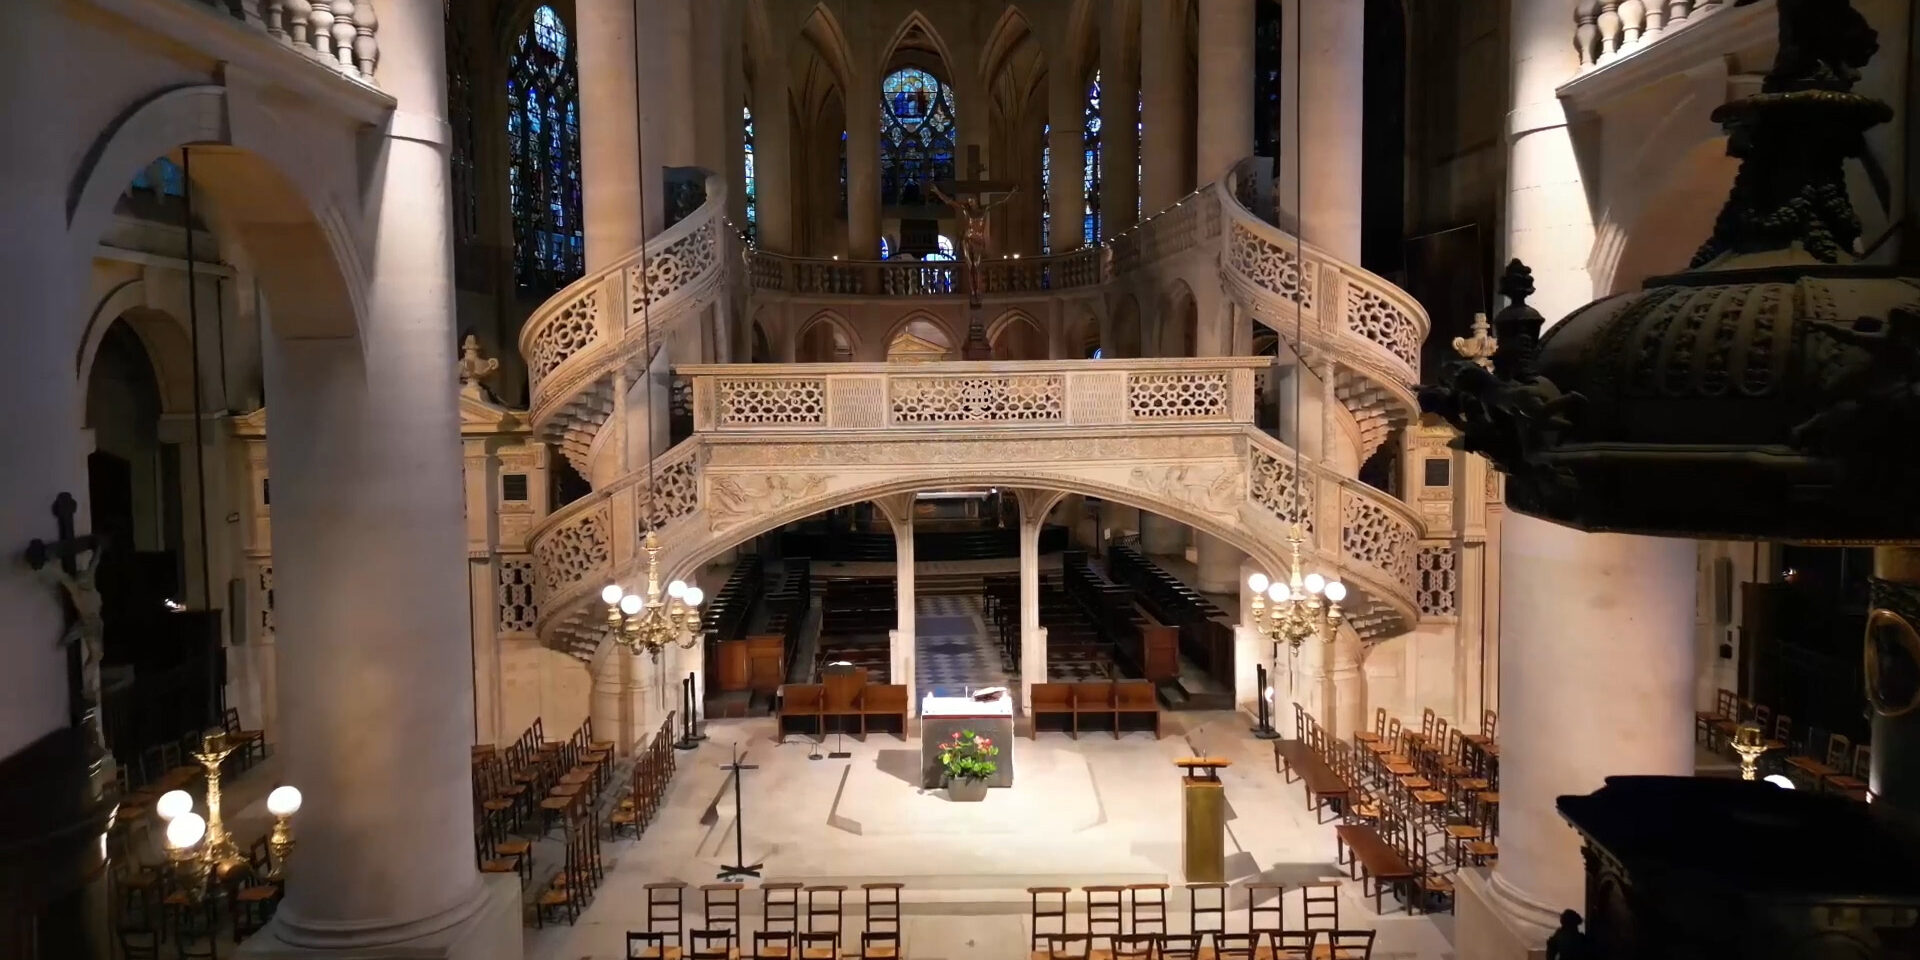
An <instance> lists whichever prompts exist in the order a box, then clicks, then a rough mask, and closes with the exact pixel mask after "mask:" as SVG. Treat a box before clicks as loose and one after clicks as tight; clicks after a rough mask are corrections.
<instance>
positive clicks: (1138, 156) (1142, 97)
mask: <svg viewBox="0 0 1920 960" xmlns="http://www.w3.org/2000/svg"><path fill="white" fill-rule="evenodd" d="M1146 140H1147V95H1146V94H1144V93H1141V94H1135V95H1134V98H1133V222H1134V223H1139V222H1140V221H1141V220H1144V219H1146V216H1147V210H1146V207H1147V200H1146V198H1145V197H1143V196H1141V195H1140V184H1141V183H1143V182H1145V180H1146V169H1147V166H1146V162H1145V160H1144V159H1143V157H1142V155H1143V154H1145V153H1146V151H1144V150H1142V149H1140V145H1141V144H1142V143H1145V142H1146Z"/></svg>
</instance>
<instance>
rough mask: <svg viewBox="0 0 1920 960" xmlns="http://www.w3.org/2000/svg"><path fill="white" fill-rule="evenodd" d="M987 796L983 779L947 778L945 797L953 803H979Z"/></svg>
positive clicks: (985, 783)
mask: <svg viewBox="0 0 1920 960" xmlns="http://www.w3.org/2000/svg"><path fill="white" fill-rule="evenodd" d="M986 798H987V782H986V781H985V780H948V781H947V799H948V800H951V801H953V802H954V803H979V802H980V801H982V800H985V799H986Z"/></svg>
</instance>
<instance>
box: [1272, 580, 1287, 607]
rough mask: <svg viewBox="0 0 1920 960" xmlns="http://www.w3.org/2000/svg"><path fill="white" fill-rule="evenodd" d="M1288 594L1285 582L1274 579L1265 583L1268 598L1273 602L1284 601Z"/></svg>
mask: <svg viewBox="0 0 1920 960" xmlns="http://www.w3.org/2000/svg"><path fill="white" fill-rule="evenodd" d="M1288 596H1289V594H1288V591H1287V585H1286V584H1284V583H1281V582H1280V581H1278V580H1275V581H1274V582H1273V583H1270V584H1268V585H1267V599H1268V600H1272V601H1273V602H1274V603H1286V602H1287V597H1288Z"/></svg>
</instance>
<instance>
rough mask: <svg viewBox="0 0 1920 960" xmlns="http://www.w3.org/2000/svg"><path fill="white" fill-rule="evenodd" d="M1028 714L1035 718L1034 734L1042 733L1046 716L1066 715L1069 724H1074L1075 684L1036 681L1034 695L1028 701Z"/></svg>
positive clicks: (1036, 735)
mask: <svg viewBox="0 0 1920 960" xmlns="http://www.w3.org/2000/svg"><path fill="white" fill-rule="evenodd" d="M1027 714H1028V715H1029V716H1031V717H1032V718H1033V735H1034V736H1035V737H1038V736H1039V735H1040V721H1041V719H1042V718H1045V717H1065V718H1066V721H1067V726H1069V727H1071V726H1073V684H1070V683H1036V684H1034V685H1033V695H1032V697H1031V698H1030V699H1029V700H1028V702H1027Z"/></svg>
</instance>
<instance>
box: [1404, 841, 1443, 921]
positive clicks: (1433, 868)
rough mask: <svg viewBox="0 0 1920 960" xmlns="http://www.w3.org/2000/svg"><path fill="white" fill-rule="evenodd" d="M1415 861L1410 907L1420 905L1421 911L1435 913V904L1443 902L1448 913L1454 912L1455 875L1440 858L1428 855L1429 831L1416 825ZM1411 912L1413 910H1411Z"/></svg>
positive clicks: (1412, 842) (1412, 843) (1413, 854)
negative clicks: (1450, 872) (1444, 865)
mask: <svg viewBox="0 0 1920 960" xmlns="http://www.w3.org/2000/svg"><path fill="white" fill-rule="evenodd" d="M1410 840H1411V846H1412V848H1413V849H1412V857H1411V859H1412V861H1413V872H1414V877H1413V897H1412V902H1411V903H1410V904H1409V907H1418V908H1419V909H1420V912H1421V913H1433V912H1434V909H1433V908H1434V905H1435V904H1441V905H1443V906H1444V907H1445V908H1446V911H1447V912H1448V913H1452V912H1453V877H1452V876H1450V875H1449V874H1448V871H1447V870H1446V869H1445V868H1444V867H1443V866H1442V865H1441V864H1440V861H1439V859H1438V858H1433V857H1429V856H1428V855H1427V832H1426V831H1425V830H1423V829H1420V828H1419V827H1417V826H1416V827H1414V828H1413V830H1412V832H1411V835H1410ZM1409 912H1411V910H1409Z"/></svg>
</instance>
